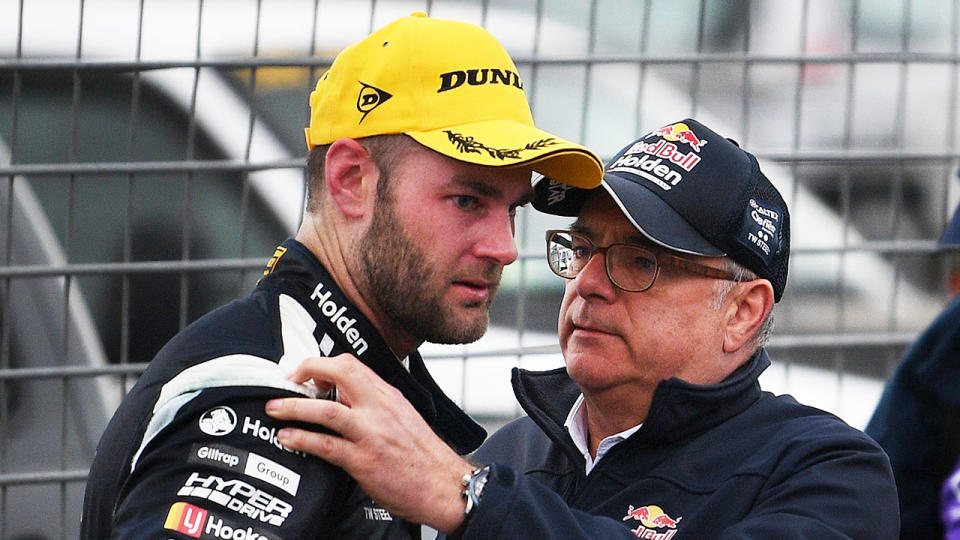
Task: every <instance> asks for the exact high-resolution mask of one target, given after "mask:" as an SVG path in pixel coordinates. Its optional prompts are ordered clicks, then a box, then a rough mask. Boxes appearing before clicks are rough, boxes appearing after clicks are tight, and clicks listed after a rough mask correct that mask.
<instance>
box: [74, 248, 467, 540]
mask: <svg viewBox="0 0 960 540" xmlns="http://www.w3.org/2000/svg"><path fill="white" fill-rule="evenodd" d="M265 274H266V275H265V276H264V277H263V279H262V280H261V281H260V283H259V284H258V285H257V288H256V289H255V290H254V291H253V293H252V294H251V295H250V296H249V297H247V298H245V299H242V300H236V301H234V302H231V303H230V304H228V305H226V306H224V307H221V308H219V309H217V310H215V311H213V312H211V313H209V314H207V315H205V316H204V317H201V318H200V319H198V320H197V321H196V322H194V323H193V324H191V325H189V326H188V327H187V328H185V329H184V330H183V331H181V332H180V333H179V334H178V335H177V336H175V337H174V338H173V339H171V340H170V342H169V343H167V344H166V346H164V347H163V349H161V350H160V352H159V353H158V354H157V356H156V358H154V360H153V361H152V362H151V363H150V365H149V367H148V368H147V369H146V371H145V372H144V373H143V375H142V376H141V377H140V378H139V380H138V381H137V384H136V385H135V386H134V387H133V389H132V390H131V391H130V393H129V394H128V395H127V396H126V398H125V399H124V401H123V403H122V404H121V405H120V408H119V409H118V410H117V412H116V414H115V415H114V417H113V419H112V420H111V421H110V424H109V425H108V426H107V429H106V431H105V433H104V435H103V437H102V439H101V440H100V444H99V446H98V448H97V455H96V457H95V458H94V461H93V466H92V467H91V469H90V477H89V480H88V482H87V488H86V495H85V499H84V504H83V519H82V524H81V530H82V536H83V537H84V538H98V539H99V538H108V537H115V538H138V539H139V538H164V539H166V538H231V539H233V540H254V539H273V538H296V539H300V538H409V537H415V538H419V536H420V527H419V525H415V524H410V523H406V522H404V521H402V520H400V519H395V518H394V517H393V516H392V515H390V514H389V513H388V512H387V511H385V510H384V509H382V508H380V507H379V506H378V505H377V504H376V503H374V502H373V501H372V500H371V499H370V497H368V496H367V495H366V494H365V493H364V492H363V491H362V490H361V489H360V488H359V487H358V485H357V484H356V482H355V481H354V480H353V479H352V478H350V476H349V475H348V474H347V473H346V472H345V471H343V470H342V469H339V468H337V467H335V466H333V465H331V464H329V463H327V462H325V461H323V460H321V459H319V458H316V457H313V456H309V455H305V454H303V453H301V452H295V451H291V450H289V449H287V448H284V447H283V446H281V445H280V444H279V443H278V442H277V438H276V432H277V430H279V429H280V428H281V427H283V426H284V425H288V424H289V423H286V422H281V421H277V420H274V419H272V418H270V417H268V416H267V415H266V414H265V413H264V404H265V403H266V401H267V400H269V399H271V398H275V397H282V396H304V395H309V396H312V397H318V396H317V392H316V389H315V388H313V387H311V386H307V385H297V384H294V383H291V382H290V381H287V380H286V379H285V374H286V373H289V372H290V371H292V370H293V368H294V367H295V366H296V365H297V364H298V363H299V362H300V361H301V360H303V359H304V358H307V357H309V356H333V355H337V354H340V353H344V352H347V353H352V354H354V355H356V356H357V357H358V358H360V359H361V360H362V361H363V362H364V363H365V364H366V365H368V366H370V367H371V368H372V369H373V370H374V371H376V372H377V374H378V375H380V377H382V378H383V379H384V380H386V381H387V382H388V383H390V384H392V385H394V386H395V387H397V388H398V389H399V390H400V391H401V392H403V395H404V396H405V397H406V398H407V399H408V400H409V401H410V402H411V403H412V404H413V405H414V407H416V409H417V410H418V411H419V412H420V414H421V415H422V416H423V417H424V419H426V421H427V422H428V423H429V424H430V425H431V426H432V427H433V428H434V430H435V431H436V432H437V433H438V434H439V435H440V436H441V437H443V438H444V439H445V440H446V441H448V443H449V444H450V445H451V446H452V447H453V448H454V450H456V451H457V452H459V453H466V452H469V451H471V450H473V449H475V448H476V447H477V446H479V444H480V443H481V442H482V441H483V439H484V437H485V436H486V433H485V432H484V430H483V429H482V428H481V427H480V426H479V425H477V424H476V423H475V422H473V421H472V420H471V419H470V418H469V417H468V416H467V415H466V414H464V413H463V411H461V410H460V409H459V408H458V407H457V406H456V405H454V404H453V402H451V401H450V400H449V399H448V398H447V397H446V396H445V395H444V394H443V392H442V391H441V390H440V389H439V387H438V386H437V385H436V383H435V382H434V381H433V379H432V378H431V377H430V376H429V374H428V373H427V371H426V369H425V367H424V365H423V361H422V359H421V358H420V356H419V355H418V354H416V353H414V354H412V355H410V357H409V366H410V369H409V371H407V370H406V369H405V368H404V367H403V365H402V364H401V363H400V362H399V361H398V360H397V358H396V356H395V355H394V354H393V353H391V351H390V350H389V348H388V347H387V345H386V343H385V342H384V341H383V338H382V337H381V336H380V335H379V333H378V332H377V331H376V330H375V329H374V327H373V326H372V325H371V324H370V322H369V321H368V320H367V319H366V318H365V317H364V316H363V315H362V314H361V313H360V312H359V311H358V310H357V309H356V308H355V307H354V306H352V305H351V304H350V303H349V302H348V301H347V299H346V297H345V296H344V295H343V293H342V292H341V291H340V289H339V288H338V287H337V285H336V284H335V283H334V282H333V280H332V279H331V278H330V276H329V274H328V273H327V272H326V270H325V269H324V268H323V267H322V266H321V264H320V263H319V261H317V259H316V258H315V257H314V256H313V255H312V254H311V253H310V252H309V251H308V250H307V249H306V248H305V247H304V246H303V245H302V244H300V243H299V242H296V241H295V240H287V241H286V242H284V243H283V244H282V245H281V246H280V247H279V248H277V252H276V253H275V255H274V258H273V259H271V261H270V265H269V266H268V269H267V272H266V273H265ZM306 427H308V428H311V429H313V430H317V429H319V428H318V426H306ZM384 474H385V475H386V474H390V471H384Z"/></svg>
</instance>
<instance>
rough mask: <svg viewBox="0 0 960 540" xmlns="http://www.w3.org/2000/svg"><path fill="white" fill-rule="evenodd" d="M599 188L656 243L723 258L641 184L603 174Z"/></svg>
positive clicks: (614, 175)
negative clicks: (601, 185) (605, 191)
mask: <svg viewBox="0 0 960 540" xmlns="http://www.w3.org/2000/svg"><path fill="white" fill-rule="evenodd" d="M603 187H604V188H606V190H607V192H608V193H610V196H611V197H612V198H613V200H614V202H615V203H617V206H619V207H620V210H621V211H622V212H623V214H624V215H625V216H626V217H627V219H629V220H630V222H631V223H632V224H633V226H634V227H636V228H637V230H639V231H640V232H641V233H643V235H644V236H646V237H647V238H649V239H650V240H653V241H654V242H656V243H657V244H660V245H662V246H663V247H665V248H668V249H671V250H673V251H679V252H683V253H690V254H692V255H702V256H705V257H722V256H724V255H726V254H725V253H724V252H723V250H721V249H719V248H717V247H716V246H714V245H713V244H711V243H710V242H708V241H707V240H706V239H705V238H704V237H703V236H701V235H700V233H698V232H697V231H696V230H695V229H694V228H693V227H692V226H691V225H690V224H689V223H687V221H686V220H685V219H683V218H682V217H680V214H678V213H677V212H676V211H674V209H673V208H671V207H670V205H669V204H667V203H666V202H664V200H663V199H661V198H660V197H658V196H657V195H656V194H654V193H653V192H652V191H650V190H649V189H647V188H645V187H643V186H642V185H640V184H637V183H636V182H634V181H631V180H625V179H623V178H620V177H619V176H617V175H616V174H611V173H607V174H606V175H604V177H603Z"/></svg>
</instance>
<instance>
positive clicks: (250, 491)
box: [177, 472, 293, 527]
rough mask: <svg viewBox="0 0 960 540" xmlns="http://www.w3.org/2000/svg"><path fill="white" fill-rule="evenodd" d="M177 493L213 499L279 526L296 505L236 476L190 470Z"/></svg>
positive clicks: (249, 515)
mask: <svg viewBox="0 0 960 540" xmlns="http://www.w3.org/2000/svg"><path fill="white" fill-rule="evenodd" d="M177 496H178V497H195V498H198V499H204V500H207V501H210V502H212V503H214V504H216V505H219V506H221V507H223V508H226V509H228V510H232V511H233V512H236V513H237V514H239V515H242V516H247V517H249V518H250V519H253V520H256V521H258V522H261V523H267V524H270V525H274V526H276V527H279V526H281V525H283V522H284V521H285V520H286V519H287V517H288V516H289V515H290V512H292V511H293V506H292V505H290V504H289V503H287V502H286V501H283V500H281V499H280V498H278V497H274V496H273V495H270V494H269V493H267V492H266V491H263V490H261V489H258V488H256V487H254V486H252V485H250V484H248V483H247V482H244V481H243V480H239V479H237V478H224V477H221V476H217V475H213V474H211V475H206V476H205V475H202V474H200V473H197V472H193V473H190V477H189V478H187V480H186V481H185V482H184V483H183V487H182V488H180V490H179V491H178V492H177Z"/></svg>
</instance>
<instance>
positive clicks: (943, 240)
mask: <svg viewBox="0 0 960 540" xmlns="http://www.w3.org/2000/svg"><path fill="white" fill-rule="evenodd" d="M948 249H960V204H958V205H957V208H956V209H955V210H954V211H953V217H952V218H950V223H948V224H947V228H946V229H944V230H943V234H942V235H940V239H939V240H937V250H938V251H939V250H948Z"/></svg>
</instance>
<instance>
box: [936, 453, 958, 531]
mask: <svg viewBox="0 0 960 540" xmlns="http://www.w3.org/2000/svg"><path fill="white" fill-rule="evenodd" d="M940 521H942V522H943V537H944V539H945V540H960V466H958V467H957V468H955V469H954V470H953V473H951V474H950V476H948V477H947V479H946V481H944V482H943V489H942V490H941V491H940Z"/></svg>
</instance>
